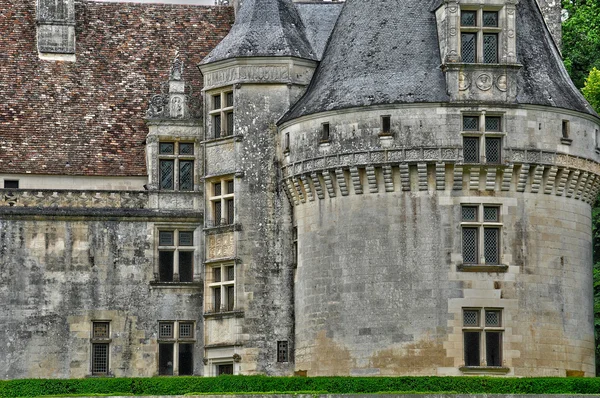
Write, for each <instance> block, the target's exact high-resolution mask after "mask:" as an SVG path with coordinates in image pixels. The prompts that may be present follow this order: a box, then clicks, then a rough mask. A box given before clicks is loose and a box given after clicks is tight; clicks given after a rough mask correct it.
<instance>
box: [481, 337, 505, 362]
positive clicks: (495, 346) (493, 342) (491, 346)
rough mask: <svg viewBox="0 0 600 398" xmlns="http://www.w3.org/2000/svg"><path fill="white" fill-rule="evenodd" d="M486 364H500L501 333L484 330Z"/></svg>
mask: <svg viewBox="0 0 600 398" xmlns="http://www.w3.org/2000/svg"><path fill="white" fill-rule="evenodd" d="M485 353H486V362H487V366H502V356H501V353H502V333H501V332H485Z"/></svg>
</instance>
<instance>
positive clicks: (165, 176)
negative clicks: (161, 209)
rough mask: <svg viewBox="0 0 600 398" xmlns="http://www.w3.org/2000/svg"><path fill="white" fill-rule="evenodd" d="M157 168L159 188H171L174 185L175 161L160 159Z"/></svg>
mask: <svg viewBox="0 0 600 398" xmlns="http://www.w3.org/2000/svg"><path fill="white" fill-rule="evenodd" d="M159 169H160V170H159V173H160V189H173V188H174V186H175V161H174V160H161V161H160V162H159Z"/></svg>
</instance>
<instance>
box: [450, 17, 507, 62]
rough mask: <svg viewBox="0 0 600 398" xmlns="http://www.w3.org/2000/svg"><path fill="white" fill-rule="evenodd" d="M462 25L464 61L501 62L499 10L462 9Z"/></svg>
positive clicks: (462, 54) (461, 46)
mask: <svg viewBox="0 0 600 398" xmlns="http://www.w3.org/2000/svg"><path fill="white" fill-rule="evenodd" d="M460 26H461V34H460V39H461V45H460V49H461V57H462V62H465V63H488V64H495V63H498V62H499V46H498V34H499V33H500V32H501V31H502V29H501V28H500V26H499V18H498V12H497V11H489V10H481V9H479V10H462V11H461V15H460Z"/></svg>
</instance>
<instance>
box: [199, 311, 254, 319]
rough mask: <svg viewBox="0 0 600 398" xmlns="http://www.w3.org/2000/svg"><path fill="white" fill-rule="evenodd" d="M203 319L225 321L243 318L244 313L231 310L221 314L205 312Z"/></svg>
mask: <svg viewBox="0 0 600 398" xmlns="http://www.w3.org/2000/svg"><path fill="white" fill-rule="evenodd" d="M202 316H203V317H204V319H227V318H243V317H244V311H242V310H233V311H223V312H205V313H204V314H203V315H202Z"/></svg>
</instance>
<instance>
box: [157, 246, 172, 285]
mask: <svg viewBox="0 0 600 398" xmlns="http://www.w3.org/2000/svg"><path fill="white" fill-rule="evenodd" d="M158 273H159V276H158V277H159V280H160V282H173V252H172V251H166V250H160V251H159V252H158Z"/></svg>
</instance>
